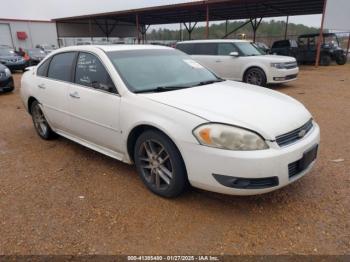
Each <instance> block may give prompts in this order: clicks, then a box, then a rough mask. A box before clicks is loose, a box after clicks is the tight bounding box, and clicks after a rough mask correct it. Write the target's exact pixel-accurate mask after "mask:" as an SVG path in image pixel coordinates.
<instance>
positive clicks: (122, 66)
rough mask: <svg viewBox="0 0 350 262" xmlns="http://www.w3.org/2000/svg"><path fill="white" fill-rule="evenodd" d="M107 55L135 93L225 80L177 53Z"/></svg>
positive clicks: (147, 51)
mask: <svg viewBox="0 0 350 262" xmlns="http://www.w3.org/2000/svg"><path fill="white" fill-rule="evenodd" d="M107 55H108V56H109V58H110V60H111V61H112V63H113V65H114V66H115V68H116V70H117V71H118V72H119V74H120V76H121V77H122V79H123V80H124V82H125V84H126V85H127V87H128V88H129V89H130V91H132V92H134V93H142V92H161V91H170V90H176V89H183V88H189V87H193V86H198V85H204V84H210V83H213V82H218V81H222V80H221V79H220V78H218V77H217V76H215V75H214V74H213V73H212V72H210V71H209V70H208V69H206V68H204V67H203V66H202V65H200V64H198V63H197V62H195V61H194V60H193V59H191V58H190V57H189V56H187V55H186V54H184V53H182V52H180V51H177V50H170V49H164V50H162V49H149V50H130V51H113V52H108V53H107Z"/></svg>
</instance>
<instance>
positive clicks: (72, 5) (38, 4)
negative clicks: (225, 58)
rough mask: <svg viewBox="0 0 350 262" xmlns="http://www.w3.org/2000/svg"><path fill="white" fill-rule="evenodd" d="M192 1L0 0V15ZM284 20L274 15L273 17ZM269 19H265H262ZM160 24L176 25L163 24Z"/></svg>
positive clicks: (42, 16) (34, 16)
mask: <svg viewBox="0 0 350 262" xmlns="http://www.w3.org/2000/svg"><path fill="white" fill-rule="evenodd" d="M190 1H196V0H187V1H186V0H172V1H169V0H128V1H126V0H12V1H9V0H0V6H6V8H0V18H5V19H28V20H50V19H53V18H59V17H67V16H76V15H86V14H94V13H100V12H113V11H120V10H126V9H136V8H142V7H149V6H157V5H166V4H177V3H183V2H190ZM280 19H281V20H285V18H277V19H275V20H280ZM264 20H269V19H264ZM320 20H321V16H320V15H309V16H295V17H291V18H290V19H289V21H290V22H292V23H297V24H305V25H308V26H314V27H319V26H320V23H321V22H320ZM161 27H167V28H177V27H178V26H175V25H172V26H169V25H166V26H161Z"/></svg>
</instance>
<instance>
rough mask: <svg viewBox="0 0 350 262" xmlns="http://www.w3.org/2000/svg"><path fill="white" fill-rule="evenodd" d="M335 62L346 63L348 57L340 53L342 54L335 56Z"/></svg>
mask: <svg viewBox="0 0 350 262" xmlns="http://www.w3.org/2000/svg"><path fill="white" fill-rule="evenodd" d="M335 62H336V63H337V64H338V65H345V64H346V62H347V57H346V55H344V54H343V55H340V56H337V57H336V58H335Z"/></svg>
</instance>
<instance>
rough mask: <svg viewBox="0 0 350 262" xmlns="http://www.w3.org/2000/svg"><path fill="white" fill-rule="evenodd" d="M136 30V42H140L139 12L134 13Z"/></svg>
mask: <svg viewBox="0 0 350 262" xmlns="http://www.w3.org/2000/svg"><path fill="white" fill-rule="evenodd" d="M136 31H137V43H138V44H140V24H139V14H136Z"/></svg>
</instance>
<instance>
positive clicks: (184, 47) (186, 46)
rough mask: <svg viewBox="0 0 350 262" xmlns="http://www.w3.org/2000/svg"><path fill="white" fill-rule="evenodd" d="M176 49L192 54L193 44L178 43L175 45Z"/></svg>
mask: <svg viewBox="0 0 350 262" xmlns="http://www.w3.org/2000/svg"><path fill="white" fill-rule="evenodd" d="M176 49H179V50H180V51H182V52H184V53H186V54H188V55H192V54H193V49H194V46H193V44H178V45H176Z"/></svg>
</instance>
